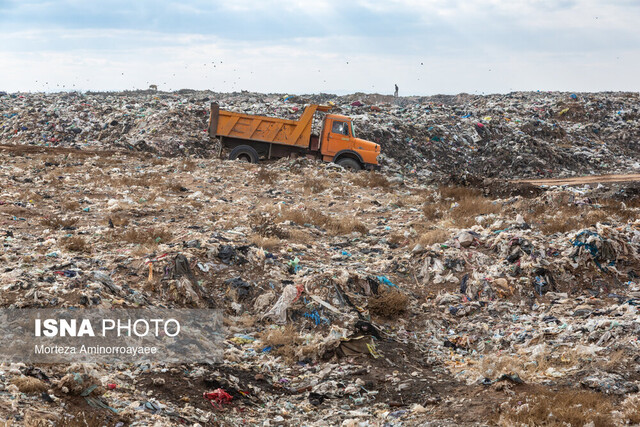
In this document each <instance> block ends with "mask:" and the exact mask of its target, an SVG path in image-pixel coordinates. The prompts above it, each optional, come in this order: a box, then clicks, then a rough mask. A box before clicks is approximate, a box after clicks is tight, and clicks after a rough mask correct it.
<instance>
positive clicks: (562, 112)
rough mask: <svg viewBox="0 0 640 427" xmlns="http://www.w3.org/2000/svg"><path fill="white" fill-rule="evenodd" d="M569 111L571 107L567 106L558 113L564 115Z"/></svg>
mask: <svg viewBox="0 0 640 427" xmlns="http://www.w3.org/2000/svg"><path fill="white" fill-rule="evenodd" d="M567 111H569V109H568V108H565V109H564V110H562V111H560V112H559V113H558V115H559V116H561V115H563V114H566V113H567Z"/></svg>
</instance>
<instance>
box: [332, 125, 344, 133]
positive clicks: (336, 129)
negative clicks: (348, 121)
mask: <svg viewBox="0 0 640 427" xmlns="http://www.w3.org/2000/svg"><path fill="white" fill-rule="evenodd" d="M344 125H345V123H344V122H333V126H332V127H331V132H333V133H339V134H344Z"/></svg>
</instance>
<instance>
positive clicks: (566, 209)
mask: <svg viewBox="0 0 640 427" xmlns="http://www.w3.org/2000/svg"><path fill="white" fill-rule="evenodd" d="M527 208H528V209H527V210H526V214H525V220H526V221H527V222H528V223H530V224H536V225H538V227H539V228H540V229H541V230H542V231H543V232H545V233H547V234H553V233H567V232H570V231H573V230H578V229H582V228H588V227H591V226H594V225H595V224H597V223H599V222H610V221H619V222H622V223H626V222H627V221H635V219H636V217H637V212H636V211H635V210H634V209H631V208H629V207H624V206H622V204H621V203H619V202H613V201H604V202H603V203H602V204H601V205H600V207H599V206H597V205H580V206H578V205H575V204H573V203H566V201H565V200H564V199H562V198H560V199H559V200H553V201H551V202H548V203H547V204H537V205H533V206H531V205H528V206H527Z"/></svg>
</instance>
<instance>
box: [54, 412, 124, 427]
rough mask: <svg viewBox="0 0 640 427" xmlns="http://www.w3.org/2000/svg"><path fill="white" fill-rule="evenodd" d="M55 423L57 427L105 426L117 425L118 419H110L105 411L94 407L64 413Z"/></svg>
mask: <svg viewBox="0 0 640 427" xmlns="http://www.w3.org/2000/svg"><path fill="white" fill-rule="evenodd" d="M55 425H56V426H57V427H104V426H109V425H116V421H114V420H110V419H109V418H108V417H107V413H105V412H104V411H97V410H95V409H94V410H92V411H89V412H84V411H78V412H75V413H73V414H65V415H62V418H60V419H59V420H58V421H57V422H56V424H55ZM125 425H126V423H125Z"/></svg>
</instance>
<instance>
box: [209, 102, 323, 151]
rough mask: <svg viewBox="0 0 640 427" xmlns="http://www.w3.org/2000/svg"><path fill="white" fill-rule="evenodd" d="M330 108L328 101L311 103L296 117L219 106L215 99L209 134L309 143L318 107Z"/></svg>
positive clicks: (285, 143)
mask: <svg viewBox="0 0 640 427" xmlns="http://www.w3.org/2000/svg"><path fill="white" fill-rule="evenodd" d="M330 108H331V107H329V106H325V105H315V104H312V105H309V106H308V107H306V108H305V109H304V112H303V113H302V116H300V120H297V121H296V120H287V119H279V118H276V117H266V116H253V115H250V114H241V113H234V112H231V111H225V110H220V107H219V106H218V104H216V103H213V104H211V116H210V117H209V135H210V136H211V137H228V138H236V139H246V140H249V141H260V142H267V143H272V144H282V145H293V146H297V147H309V140H310V137H311V124H312V122H313V115H314V114H315V112H316V111H329V109H330Z"/></svg>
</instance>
